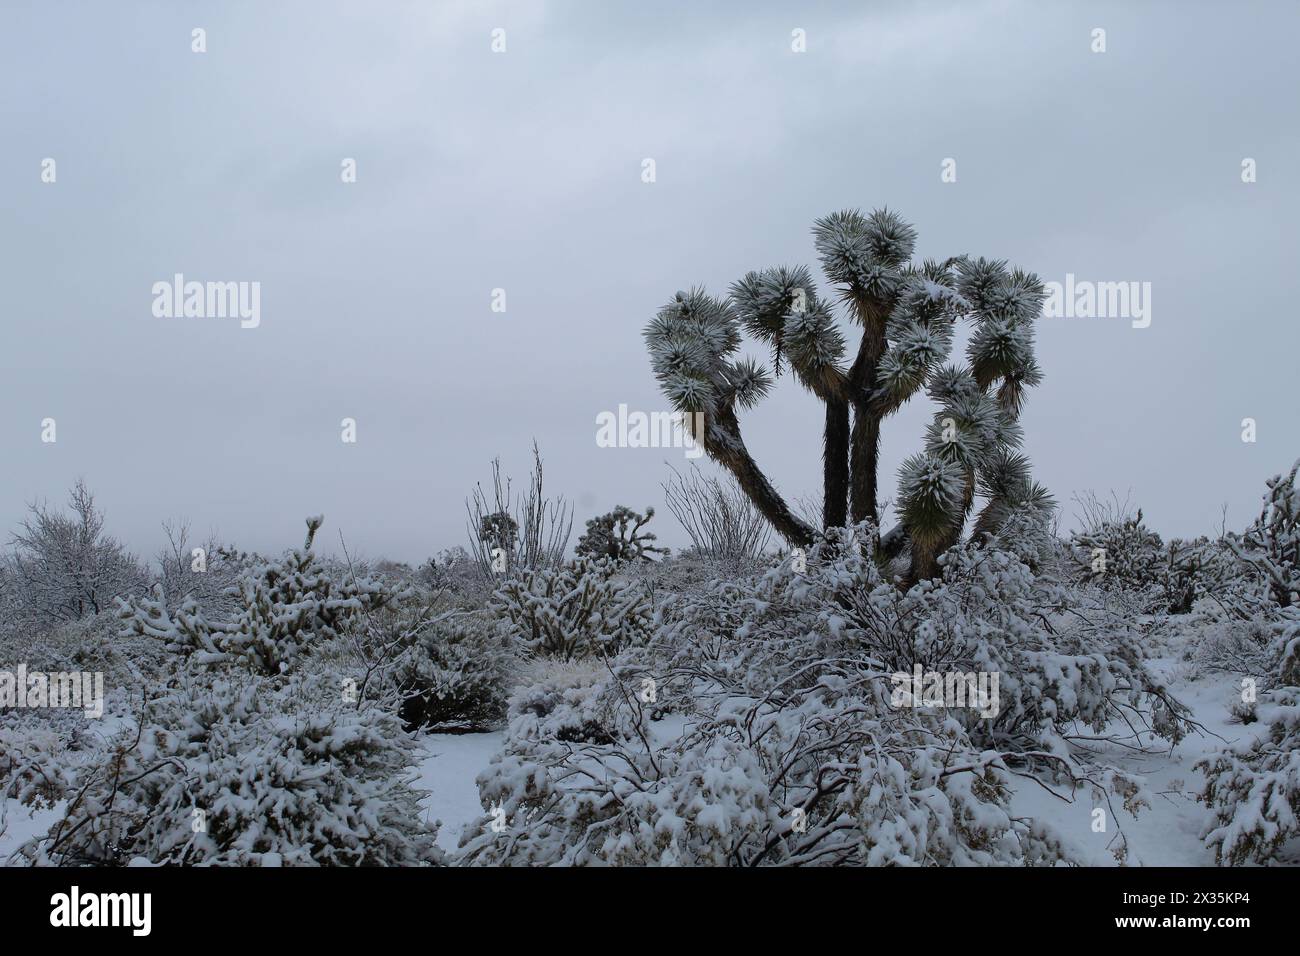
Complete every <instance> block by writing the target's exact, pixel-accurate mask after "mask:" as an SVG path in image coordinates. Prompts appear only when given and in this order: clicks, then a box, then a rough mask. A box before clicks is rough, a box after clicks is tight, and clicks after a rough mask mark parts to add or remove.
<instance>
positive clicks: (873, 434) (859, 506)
mask: <svg viewBox="0 0 1300 956" xmlns="http://www.w3.org/2000/svg"><path fill="white" fill-rule="evenodd" d="M813 238H814V241H815V245H816V248H817V252H818V256H819V258H820V259H821V264H822V269H823V271H824V272H825V274H826V277H827V278H828V279H829V280H830V283H831V284H832V285H833V286H834V287H835V289H836V291H837V292H838V294H839V299H840V301H841V303H842V305H843V306H844V308H845V311H846V312H847V317H848V318H849V320H850V321H852V322H854V323H856V324H857V325H858V326H859V327H860V329H861V338H860V340H859V343H858V348H857V351H856V354H854V355H852V356H849V355H848V354H847V352H846V349H847V345H848V341H847V339H846V336H845V333H844V332H843V331H842V330H841V329H840V326H839V324H838V322H837V320H836V317H835V314H834V310H833V308H832V306H831V304H830V303H829V302H827V301H826V300H825V299H823V298H822V297H821V296H820V295H819V294H818V292H817V290H816V288H815V287H814V283H813V279H812V275H811V273H810V272H809V270H808V269H807V268H806V267H803V266H800V267H795V268H788V267H777V268H771V269H764V270H760V271H755V272H750V273H748V274H747V275H745V276H744V277H743V278H742V279H741V280H740V281H738V282H736V283H735V284H734V285H733V286H732V287H731V290H730V295H729V296H728V297H727V298H725V299H718V298H715V297H713V296H710V295H709V294H708V293H707V292H705V291H704V290H703V289H692V290H691V291H689V292H678V293H677V294H676V296H675V297H674V298H673V300H672V301H671V302H669V303H668V304H667V305H666V306H664V307H663V308H662V309H660V310H659V313H658V314H657V315H656V316H655V318H654V319H653V320H651V322H650V323H649V325H648V326H647V327H646V329H645V338H646V343H647V345H648V348H649V351H650V357H651V361H652V363H653V366H654V371H655V376H656V377H657V378H658V380H659V383H660V387H661V388H662V390H663V392H664V394H665V395H666V396H667V397H668V399H669V400H670V401H671V402H672V403H673V405H674V407H675V408H676V409H677V410H679V411H681V412H684V413H690V414H688V415H687V421H688V422H689V423H690V427H692V428H693V429H694V430H695V431H696V432H698V434H696V435H695V437H696V439H697V440H698V441H700V443H701V444H702V445H703V447H704V450H705V451H706V452H707V453H708V454H709V455H710V456H711V457H712V458H714V459H715V460H716V461H718V462H719V463H720V464H722V465H723V466H724V467H726V468H727V469H728V470H729V471H730V472H731V473H732V474H733V475H735V477H736V479H737V481H738V482H739V483H740V485H741V487H742V488H743V489H744V490H745V493H746V494H747V495H748V496H749V497H750V499H751V500H752V501H753V502H754V504H755V506H756V507H758V509H759V510H760V511H761V512H762V513H763V515H764V516H765V517H766V518H767V519H768V521H770V522H771V523H772V526H773V527H775V528H776V530H777V531H778V532H779V533H780V534H781V535H783V536H784V537H785V538H786V539H787V540H788V541H790V542H791V543H792V544H797V545H801V546H807V545H809V544H811V543H812V542H813V540H814V539H815V538H816V536H817V529H815V528H813V527H812V526H810V525H809V524H808V523H807V522H805V521H803V520H802V519H800V518H799V517H797V516H796V515H795V514H794V512H793V511H792V510H791V509H790V507H789V505H788V504H787V503H786V501H785V499H784V498H782V497H781V495H780V494H779V493H778V492H777V491H776V489H775V488H774V487H773V486H772V483H771V482H770V481H769V480H768V478H767V477H766V475H765V474H764V473H763V471H762V469H761V468H760V467H759V466H758V463H757V462H755V461H754V459H753V457H752V456H751V455H750V453H749V450H748V449H747V448H746V446H745V442H744V438H743V437H742V434H741V429H740V420H739V416H738V412H739V411H742V410H745V409H748V408H751V407H753V406H754V405H755V404H757V403H758V401H759V400H760V399H762V397H763V396H764V395H765V394H766V393H767V392H768V391H769V389H770V388H771V387H772V383H773V376H772V375H771V374H769V373H768V371H767V369H766V368H764V367H763V366H762V365H761V364H759V363H758V362H756V361H754V360H752V359H749V358H740V357H737V356H736V352H737V350H738V349H739V348H740V345H741V331H742V329H743V330H744V331H747V332H749V333H750V335H752V336H754V337H755V338H756V339H758V340H759V341H760V342H762V343H764V344H765V345H767V346H769V347H770V348H771V349H772V354H773V366H774V370H775V373H776V374H777V375H779V374H780V371H781V363H782V360H783V359H784V361H785V362H786V363H787V364H788V366H789V368H790V369H791V371H792V372H793V374H794V376H795V378H796V379H797V380H798V381H799V382H800V384H802V385H803V386H804V387H805V388H807V389H808V390H809V391H811V392H812V393H813V394H814V395H816V396H817V397H818V398H819V399H820V400H821V401H822V402H823V403H824V404H825V406H826V416H825V425H824V432H823V457H822V469H823V494H824V497H823V513H822V524H823V526H824V527H828V528H829V527H838V526H842V525H844V524H845V523H846V519H847V521H849V522H853V523H856V522H859V521H863V520H870V521H872V522H873V523H875V522H877V521H878V517H879V516H878V511H877V475H876V472H877V467H878V458H879V446H880V426H881V422H882V421H883V420H884V419H885V418H887V417H888V416H889V415H892V414H893V413H894V412H896V411H898V410H899V409H900V408H901V407H902V406H903V405H904V404H905V403H906V402H907V400H908V399H910V398H912V397H913V396H914V395H916V394H917V393H918V392H921V391H925V392H926V393H927V394H928V395H929V396H930V398H931V399H933V400H934V401H935V402H936V403H938V405H939V411H938V412H937V413H936V415H935V417H934V422H933V423H932V425H931V426H930V429H929V431H928V433H927V435H926V441H925V448H924V450H923V451H922V452H920V453H919V454H917V455H914V456H912V457H911V458H908V459H907V461H905V462H904V463H903V466H902V468H901V469H900V473H899V484H900V486H899V495H898V500H899V512H900V515H901V517H902V521H901V523H900V525H899V527H898V528H896V529H894V531H891V532H890V533H889V534H888V535H886V536H885V539H884V542H883V543H882V549H881V550H882V554H884V555H886V556H889V555H892V554H897V553H898V552H899V551H901V549H902V548H903V546H904V545H905V544H906V543H908V542H910V544H911V553H912V577H913V579H916V578H922V577H931V576H933V575H934V574H935V573H936V571H937V558H938V556H939V555H940V554H942V553H943V551H945V550H946V549H947V548H948V547H950V546H951V545H952V544H955V543H956V542H957V541H958V540H959V539H960V537H961V530H962V527H963V525H964V523H965V520H966V518H967V517H968V516H969V514H970V512H971V509H972V507H973V505H974V500H975V496H976V494H980V495H981V496H983V497H984V498H985V499H986V502H987V503H986V505H985V507H984V508H983V510H982V511H981V513H980V514H979V516H978V518H977V520H976V524H975V531H976V532H977V533H993V532H995V531H996V530H997V529H998V527H1000V525H1001V524H1002V522H1003V521H1004V520H1005V519H1006V517H1007V516H1008V515H1010V514H1011V513H1013V512H1015V511H1016V510H1018V509H1020V508H1024V507H1027V508H1030V509H1033V510H1035V511H1046V510H1050V508H1051V507H1052V506H1053V504H1052V501H1051V498H1050V496H1049V495H1048V494H1047V492H1046V491H1045V490H1044V489H1042V488H1041V487H1040V486H1038V485H1036V484H1034V483H1033V482H1032V481H1031V480H1030V478H1029V462H1028V460H1027V459H1026V458H1025V457H1024V456H1022V455H1019V454H1016V453H1015V449H1016V448H1017V447H1018V446H1019V444H1020V442H1021V437H1022V436H1021V430H1020V427H1019V424H1018V418H1019V413H1020V409H1021V405H1022V403H1023V401H1024V394H1025V389H1026V388H1028V387H1029V386H1032V385H1036V384H1038V382H1039V381H1040V380H1041V378H1042V375H1041V372H1040V370H1039V368H1038V364H1037V362H1036V361H1035V359H1034V348H1033V341H1034V340H1033V320H1034V318H1035V317H1036V316H1037V315H1038V314H1039V312H1040V311H1041V308H1042V303H1043V300H1044V298H1045V293H1044V290H1043V285H1042V282H1041V281H1039V279H1038V277H1037V276H1034V275H1032V274H1029V273H1025V272H1023V271H1021V270H1019V269H1014V270H1012V269H1008V267H1007V264H1006V263H1005V262H1003V261H1000V260H988V259H983V258H980V259H971V258H969V257H967V256H959V257H955V258H950V259H945V260H943V261H935V260H925V261H924V262H922V263H920V264H913V263H912V262H911V256H912V251H913V247H914V245H915V241H916V232H915V230H914V229H913V228H912V227H911V226H910V225H909V224H908V223H906V222H905V221H903V219H902V218H900V217H899V216H898V215H897V214H896V213H893V212H891V211H889V210H888V209H880V210H876V211H875V212H872V213H871V214H870V215H863V214H862V213H861V212H858V211H857V210H848V211H843V212H837V213H833V214H831V215H829V216H826V217H824V218H822V219H819V220H817V222H816V223H815V225H814V227H813ZM960 319H967V320H969V321H971V322H972V323H973V324H974V331H973V333H972V335H971V338H970V342H969V345H968V346H967V350H966V359H967V362H966V364H965V365H964V366H958V365H952V364H944V363H945V362H946V361H947V359H948V356H949V353H950V352H951V349H952V342H953V332H954V327H955V325H956V322H957V321H958V320H960ZM850 410H851V411H852V428H851V429H850V424H849V418H850V415H849V413H850Z"/></svg>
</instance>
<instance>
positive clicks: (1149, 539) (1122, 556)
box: [1070, 509, 1165, 591]
mask: <svg viewBox="0 0 1300 956" xmlns="http://www.w3.org/2000/svg"><path fill="white" fill-rule="evenodd" d="M1070 545H1071V550H1072V552H1073V554H1074V556H1075V560H1076V561H1077V563H1078V571H1079V574H1080V575H1081V577H1082V579H1083V580H1084V581H1088V582H1091V583H1093V584H1096V585H1098V586H1099V587H1101V588H1103V589H1105V590H1115V591H1146V590H1147V589H1148V588H1150V587H1152V585H1153V584H1154V583H1155V582H1156V580H1157V577H1158V573H1159V570H1160V566H1161V563H1162V561H1163V560H1164V550H1165V546H1164V542H1162V541H1161V540H1160V535H1158V534H1156V533H1155V532H1154V531H1151V530H1150V529H1149V528H1147V527H1146V525H1145V524H1143V522H1142V511H1141V509H1138V512H1137V514H1136V515H1134V516H1128V515H1122V516H1117V517H1115V518H1107V519H1105V520H1102V521H1099V522H1097V523H1096V524H1093V525H1091V526H1089V527H1086V528H1084V529H1082V530H1079V531H1075V532H1074V533H1073V534H1072V535H1071V536H1070Z"/></svg>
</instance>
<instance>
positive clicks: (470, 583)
mask: <svg viewBox="0 0 1300 956" xmlns="http://www.w3.org/2000/svg"><path fill="white" fill-rule="evenodd" d="M416 579H417V580H418V581H419V583H420V584H421V585H423V586H424V587H425V588H427V589H429V590H430V591H442V592H445V593H447V594H449V595H451V596H453V597H455V598H456V599H457V600H458V601H461V602H463V603H465V604H467V605H472V606H475V607H484V606H486V604H487V599H488V597H490V596H491V593H492V590H491V588H489V587H488V586H487V584H486V583H485V582H484V579H483V575H482V573H481V572H480V570H479V565H478V562H477V561H476V560H475V559H474V558H473V556H471V555H470V553H469V552H468V551H466V550H465V549H464V548H462V547H455V548H447V549H445V550H443V551H440V552H438V554H436V555H434V556H433V557H431V558H430V559H429V560H428V561H426V562H425V563H424V564H422V565H421V566H420V568H419V571H418V573H417V575H416Z"/></svg>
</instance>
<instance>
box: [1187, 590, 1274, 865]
mask: <svg viewBox="0 0 1300 956" xmlns="http://www.w3.org/2000/svg"><path fill="white" fill-rule="evenodd" d="M1272 631H1273V634H1274V640H1273V644H1272V648H1271V650H1272V651H1273V657H1274V660H1275V662H1276V671H1275V674H1276V683H1275V686H1273V687H1272V688H1271V689H1264V690H1261V691H1259V700H1258V702H1257V703H1256V705H1255V708H1254V715H1255V717H1256V719H1257V720H1258V721H1259V723H1260V724H1261V725H1262V728H1263V729H1262V730H1261V731H1260V732H1259V734H1258V736H1250V737H1248V738H1247V739H1246V740H1245V741H1244V742H1242V743H1238V744H1236V745H1235V746H1231V747H1226V748H1224V749H1222V750H1220V751H1218V752H1217V753H1215V754H1213V755H1212V756H1210V757H1209V758H1207V759H1205V760H1203V761H1201V762H1200V763H1198V764H1197V769H1199V770H1201V771H1202V772H1203V773H1204V774H1205V777H1206V783H1205V787H1204V789H1203V790H1202V791H1201V794H1200V799H1201V800H1202V801H1203V802H1204V803H1205V804H1207V805H1208V806H1209V808H1210V810H1211V812H1212V814H1213V820H1212V823H1211V825H1210V826H1209V828H1208V829H1207V830H1206V832H1205V834H1204V837H1205V841H1206V843H1207V844H1208V845H1209V846H1211V847H1212V848H1213V849H1214V853H1215V858H1216V859H1217V860H1218V861H1219V862H1220V863H1226V864H1232V865H1236V864H1241V863H1244V862H1248V861H1253V862H1257V863H1266V862H1270V861H1276V860H1278V859H1279V855H1280V854H1281V853H1282V852H1283V851H1284V848H1285V847H1286V845H1287V843H1288V841H1292V840H1294V839H1296V838H1297V837H1300V621H1298V620H1297V619H1296V618H1295V617H1294V615H1293V614H1288V615H1287V618H1284V619H1283V620H1282V621H1279V622H1277V623H1275V624H1274V625H1273V627H1272Z"/></svg>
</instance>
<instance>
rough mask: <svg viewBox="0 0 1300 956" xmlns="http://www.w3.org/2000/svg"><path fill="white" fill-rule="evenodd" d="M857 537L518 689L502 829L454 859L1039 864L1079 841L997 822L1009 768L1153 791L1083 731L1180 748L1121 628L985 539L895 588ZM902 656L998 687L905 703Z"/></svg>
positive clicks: (1039, 776) (490, 781)
mask: <svg viewBox="0 0 1300 956" xmlns="http://www.w3.org/2000/svg"><path fill="white" fill-rule="evenodd" d="M853 535H854V537H849V534H848V533H847V532H839V533H835V534H833V535H832V536H831V538H832V540H830V541H829V542H828V543H827V544H825V545H818V546H816V547H815V548H814V549H813V550H812V552H811V553H810V554H809V555H808V558H807V565H806V568H804V569H803V570H799V569H797V568H796V567H795V562H794V561H793V560H790V559H786V560H785V561H783V562H782V563H781V564H780V565H778V566H777V567H775V568H773V569H771V570H770V571H768V572H767V573H766V574H764V575H762V576H761V577H759V578H756V579H754V580H751V581H748V582H746V581H723V582H716V583H715V584H714V585H712V586H711V587H710V589H709V590H708V591H707V592H706V593H704V594H697V595H685V596H683V597H682V598H681V599H680V600H679V601H678V602H677V603H676V604H674V605H673V606H672V607H670V608H669V610H668V611H667V612H666V618H667V620H666V623H665V624H664V626H663V627H662V628H661V629H660V631H659V633H658V635H657V636H656V638H655V640H654V642H653V643H652V644H651V645H650V646H649V647H646V648H637V649H634V650H633V651H631V652H629V653H627V654H625V655H623V656H621V657H620V658H619V659H618V660H617V661H615V662H614V663H613V665H612V667H611V672H610V674H609V675H608V676H607V677H606V678H605V679H603V680H593V682H592V683H590V684H589V685H588V686H578V687H561V688H554V689H539V690H538V691H537V692H536V693H534V694H532V695H529V696H528V697H526V698H520V699H517V701H516V704H515V705H514V706H513V707H512V714H513V717H512V720H511V723H510V727H509V732H508V735H507V741H506V747H505V750H504V751H503V753H501V754H500V755H498V757H497V758H496V759H495V760H494V761H493V764H492V766H491V767H489V768H488V770H486V771H485V772H484V773H483V774H481V775H480V778H479V785H480V791H481V795H482V799H483V802H484V806H485V807H489V808H493V809H498V808H499V810H500V811H502V812H503V813H504V817H505V821H506V823H507V825H508V827H509V829H508V830H506V831H505V832H504V833H494V832H492V831H491V829H490V827H488V823H489V822H490V821H491V819H492V818H491V817H485V818H484V820H483V821H481V823H482V825H483V826H482V829H479V830H476V829H470V830H467V832H466V834H465V835H464V837H463V839H462V853H463V854H464V858H465V859H466V860H467V861H468V862H471V863H507V864H554V863H579V864H581V863H625V864H626V863H637V864H658V863H663V864H671V863H679V864H687V865H760V864H833V863H839V864H867V865H873V864H927V865H928V864H934V865H944V864H1027V863H1028V864H1041V863H1052V862H1055V861H1058V860H1061V859H1069V858H1071V854H1070V852H1069V851H1068V850H1067V848H1066V847H1065V845H1064V844H1063V843H1062V842H1061V841H1060V840H1059V839H1058V838H1057V837H1055V836H1053V835H1052V834H1050V833H1049V832H1047V831H1046V830H1045V829H1044V828H1042V827H1041V826H1040V825H1038V824H1037V823H1034V822H1031V821H1027V820H1024V819H1019V818H1017V817H1016V816H1015V815H1014V814H1013V813H1012V812H1011V810H1010V808H1009V798H1010V792H1011V786H1012V783H1013V781H1014V778H1015V777H1016V776H1017V775H1029V776H1033V777H1034V778H1035V779H1036V780H1038V781H1039V782H1040V783H1042V784H1043V785H1044V786H1048V787H1055V788H1057V789H1058V790H1059V791H1060V792H1061V794H1062V795H1063V796H1064V797H1066V798H1069V797H1070V795H1071V793H1072V792H1073V791H1074V790H1075V788H1077V787H1080V786H1082V787H1083V788H1084V790H1085V792H1092V793H1093V794H1094V796H1095V798H1096V799H1099V800H1109V799H1111V798H1112V797H1117V798H1118V799H1119V800H1121V801H1122V803H1123V805H1124V806H1125V807H1126V808H1128V809H1130V810H1133V811H1136V810H1137V809H1138V808H1140V807H1142V806H1143V805H1144V804H1145V798H1144V795H1143V793H1142V790H1141V788H1140V786H1139V785H1138V783H1137V782H1136V781H1135V780H1133V779H1131V778H1129V777H1127V776H1126V775H1124V774H1123V773H1121V772H1119V771H1117V770H1115V769H1113V768H1109V767H1105V766H1102V765H1099V764H1097V763H1095V762H1093V760H1092V759H1091V758H1090V756H1089V747H1088V741H1087V731H1088V730H1089V729H1091V730H1094V731H1097V732H1098V734H1099V735H1100V734H1101V733H1103V732H1105V733H1113V728H1111V729H1109V730H1103V728H1105V727H1106V725H1107V724H1108V723H1109V722H1111V721H1112V720H1115V719H1116V718H1122V720H1123V721H1127V722H1128V725H1129V726H1131V727H1132V728H1133V739H1132V740H1131V741H1130V744H1131V745H1132V746H1134V747H1142V746H1144V744H1145V741H1142V740H1140V739H1139V732H1140V731H1151V732H1154V733H1156V734H1158V735H1161V736H1164V737H1166V738H1168V739H1170V740H1175V741H1176V740H1177V739H1179V738H1180V737H1181V736H1182V734H1183V733H1184V732H1185V731H1186V729H1187V726H1188V725H1187V721H1186V719H1185V714H1184V711H1183V708H1182V707H1181V706H1180V705H1179V704H1178V703H1177V702H1176V701H1174V700H1173V699H1172V698H1171V697H1170V696H1169V694H1168V693H1167V691H1166V690H1165V689H1164V688H1163V687H1162V686H1161V685H1160V683H1159V682H1158V681H1157V680H1155V679H1154V678H1153V677H1152V675H1150V674H1149V673H1148V672H1147V671H1146V670H1145V668H1144V667H1143V665H1142V662H1141V660H1140V655H1139V654H1138V652H1137V649H1136V643H1137V636H1136V635H1134V634H1132V633H1131V632H1129V631H1127V630H1126V629H1125V628H1123V626H1122V625H1119V626H1117V622H1115V621H1113V620H1107V621H1104V622H1103V621H1101V620H1095V621H1092V622H1087V621H1085V622H1083V623H1081V624H1079V625H1078V626H1075V625H1072V624H1070V623H1068V622H1069V621H1070V620H1071V619H1075V618H1076V616H1075V615H1074V614H1069V615H1066V614H1062V613H1059V611H1060V610H1061V609H1060V607H1059V605H1060V602H1061V600H1062V598H1061V596H1060V595H1059V594H1057V593H1055V592H1053V591H1051V590H1050V589H1048V590H1044V589H1042V588H1040V587H1039V585H1038V584H1037V583H1036V581H1035V579H1034V578H1033V576H1032V575H1031V574H1030V573H1029V571H1028V569H1027V568H1026V567H1025V566H1024V565H1023V564H1022V563H1021V562H1020V561H1019V560H1018V559H1017V558H1015V556H1014V555H1012V554H1010V553H1008V552H1005V551H1002V550H1000V549H998V548H996V547H986V548H983V549H975V548H969V547H968V548H964V549H961V550H959V551H958V552H954V554H955V555H957V556H958V560H955V561H950V562H949V565H948V566H947V567H946V568H945V569H944V576H943V579H942V580H941V581H938V582H923V583H921V584H918V585H916V586H914V587H913V588H912V589H910V590H909V591H907V592H906V593H900V592H899V590H898V589H897V587H896V586H895V585H894V584H892V583H890V582H886V581H884V580H883V579H882V577H881V575H880V572H879V569H878V566H877V563H876V561H875V560H874V558H873V556H872V555H871V553H870V551H869V550H867V551H866V552H865V553H864V552H863V551H862V550H860V549H859V548H858V546H857V545H858V543H859V542H871V541H873V540H874V538H875V535H874V529H872V528H871V527H870V526H869V525H862V526H859V527H858V528H856V529H853ZM1074 610H1076V611H1077V610H1078V609H1074ZM1106 634H1110V636H1109V637H1106V636H1105V635H1106ZM916 665H920V666H921V667H922V668H923V669H924V670H926V671H944V672H954V671H961V672H967V673H976V672H983V673H985V674H997V675H998V677H999V678H1000V686H999V692H998V694H997V698H998V699H997V700H996V702H995V703H994V704H993V706H992V707H988V706H984V707H981V708H970V709H948V710H944V709H942V708H934V707H911V706H905V704H906V699H900V698H899V697H898V694H897V690H898V685H897V684H896V682H895V681H894V679H893V678H894V675H895V674H896V672H899V671H904V672H906V673H908V674H910V673H912V669H913V667H914V666H916ZM985 703H986V704H987V703H988V701H986V702H985ZM900 705H903V706H900ZM655 712H669V713H670V714H671V713H675V714H676V716H674V717H673V718H672V720H685V721H686V731H685V733H683V734H680V735H678V734H677V733H676V732H672V731H670V732H668V733H661V732H660V730H659V726H660V725H659V724H658V723H656V722H655V721H653V720H651V719H650V718H651V716H652V715H653V714H654V713H655ZM665 723H669V721H665ZM1117 840H1118V846H1116V847H1115V851H1116V853H1117V855H1122V854H1123V852H1124V845H1123V838H1122V836H1119V837H1117Z"/></svg>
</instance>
